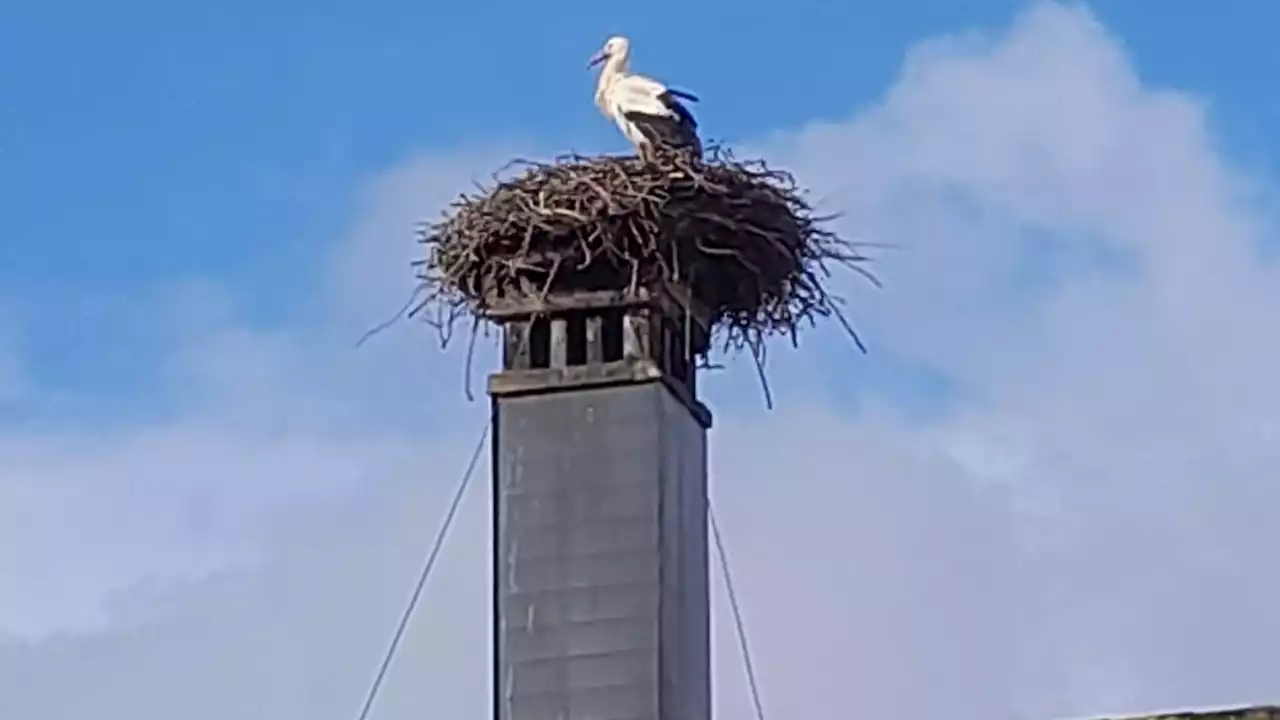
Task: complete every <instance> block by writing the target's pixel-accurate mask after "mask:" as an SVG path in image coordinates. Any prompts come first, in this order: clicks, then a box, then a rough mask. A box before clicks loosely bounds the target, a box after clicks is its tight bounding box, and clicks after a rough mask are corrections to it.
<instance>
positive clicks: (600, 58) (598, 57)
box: [587, 50, 609, 67]
mask: <svg viewBox="0 0 1280 720" xmlns="http://www.w3.org/2000/svg"><path fill="white" fill-rule="evenodd" d="M607 57H609V53H608V52H607V51H605V50H601V51H600V52H598V53H596V54H595V55H592V56H591V62H589V63H587V67H595V66H597V65H599V64H600V63H602V62H604V61H605V58H607Z"/></svg>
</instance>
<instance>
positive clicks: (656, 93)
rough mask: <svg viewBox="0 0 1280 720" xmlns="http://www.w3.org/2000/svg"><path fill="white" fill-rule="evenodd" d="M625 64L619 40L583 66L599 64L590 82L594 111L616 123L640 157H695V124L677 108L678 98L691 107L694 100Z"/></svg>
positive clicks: (626, 51) (627, 51) (698, 144)
mask: <svg viewBox="0 0 1280 720" xmlns="http://www.w3.org/2000/svg"><path fill="white" fill-rule="evenodd" d="M630 59H631V43H630V41H628V40H627V39H626V38H624V37H620V36H615V37H611V38H609V41H608V42H606V43H605V44H604V47H603V48H601V49H600V52H598V53H596V54H595V56H594V57H592V58H591V63H590V65H589V66H588V67H594V66H596V65H599V64H600V63H604V68H603V69H601V70H600V80H599V81H598V82H597V83H596V105H597V106H598V107H599V108H600V111H601V112H603V113H604V114H605V117H609V118H612V119H613V121H614V122H615V123H617V125H618V128H619V129H621V130H622V134H623V135H625V136H626V138H627V139H628V140H630V141H631V144H632V145H635V147H636V151H637V152H639V154H640V157H641V158H648V157H650V156H651V155H652V153H653V151H654V150H655V148H656V147H657V146H663V147H668V148H681V149H688V150H692V151H693V152H694V154H695V155H698V156H701V155H702V141H701V140H699V139H698V123H697V121H696V120H694V119H693V114H692V113H690V112H689V109H688V108H686V107H685V106H684V105H682V104H681V103H680V99H684V100H690V101H693V102H697V101H698V98H696V97H694V96H693V95H690V94H689V93H685V92H680V91H679V90H672V89H670V88H668V87H667V86H665V85H663V84H662V83H660V82H658V81H656V80H652V79H650V78H647V77H645V76H643V75H633V74H631V73H630V72H628V71H627V65H628V62H629V61H630Z"/></svg>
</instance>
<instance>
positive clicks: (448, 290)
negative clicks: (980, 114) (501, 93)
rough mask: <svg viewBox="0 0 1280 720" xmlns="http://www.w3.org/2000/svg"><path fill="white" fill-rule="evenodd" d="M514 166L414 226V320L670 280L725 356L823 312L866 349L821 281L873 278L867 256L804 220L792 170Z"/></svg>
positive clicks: (611, 162) (703, 164)
mask: <svg viewBox="0 0 1280 720" xmlns="http://www.w3.org/2000/svg"><path fill="white" fill-rule="evenodd" d="M511 168H514V169H515V170H516V171H517V172H516V173H515V175H514V177H508V178H507V179H502V178H501V177H500V176H499V175H495V176H494V180H495V185H494V186H493V187H492V188H483V187H482V188H479V190H478V192H477V193H475V194H471V195H462V196H461V197H459V198H458V199H457V200H456V201H455V202H454V203H453V204H452V206H451V207H450V208H448V209H447V210H445V211H444V214H443V215H444V216H443V218H442V219H441V220H440V221H439V222H437V223H434V224H431V225H429V226H427V227H425V228H424V230H423V233H422V238H421V239H422V242H424V243H425V244H426V246H427V248H428V252H427V254H426V257H425V258H424V259H422V260H419V261H417V262H416V263H415V264H416V265H417V266H418V277H419V278H420V280H421V281H422V290H424V291H425V294H424V295H423V296H422V297H423V298H424V299H423V300H422V302H421V303H420V304H419V305H417V306H416V307H415V308H414V310H413V314H414V315H419V314H421V313H424V312H425V313H426V314H427V318H428V320H429V321H431V322H433V323H434V324H436V325H437V326H438V327H440V328H441V329H442V330H446V331H447V330H448V329H451V328H452V326H453V324H454V322H455V321H456V320H457V319H459V318H461V317H468V316H469V317H472V318H474V319H476V320H478V319H479V318H480V317H483V315H484V313H485V310H486V307H488V306H489V305H490V304H491V303H492V302H493V301H494V300H496V299H505V298H520V297H528V296H530V295H533V296H535V297H536V296H539V295H545V294H546V293H559V292H568V291H575V290H624V291H625V290H631V291H634V290H635V289H636V288H638V287H646V288H650V289H659V288H661V286H663V285H664V284H667V283H676V284H678V285H680V286H681V287H683V288H687V289H689V290H691V294H692V296H693V298H694V299H695V300H696V301H697V303H698V304H700V305H701V306H702V307H703V308H705V310H706V311H708V312H709V313H710V316H711V317H710V320H711V324H712V331H713V337H718V338H719V340H720V346H721V347H722V348H724V349H726V350H737V349H741V348H743V347H746V348H749V349H751V350H752V352H753V355H754V356H755V357H756V358H757V360H759V359H760V357H761V353H762V352H763V347H764V346H763V341H764V340H765V339H766V338H767V337H768V336H771V335H775V334H784V335H787V336H789V337H790V338H791V340H792V342H793V343H795V342H796V340H797V331H798V330H799V329H800V327H801V326H803V325H809V326H812V325H813V324H814V321H815V320H816V319H817V318H819V317H830V316H834V317H836V318H837V319H839V321H840V322H841V324H842V325H843V327H844V328H845V329H846V330H847V331H848V332H849V333H850V335H851V336H852V337H853V339H854V341H855V342H857V343H858V345H859V347H862V343H861V341H860V340H859V339H858V336H857V334H856V333H855V332H854V330H853V328H852V326H851V325H850V324H849V323H848V322H847V321H846V319H845V317H844V315H843V314H842V313H841V311H840V305H841V304H842V301H841V300H840V298H838V297H837V296H834V295H832V294H830V293H828V292H827V289H826V288H825V283H826V282H827V279H828V278H829V277H830V276H831V275H830V270H831V269H832V266H833V265H843V266H846V267H848V268H851V269H853V270H855V271H857V272H859V273H861V274H862V275H864V276H866V277H867V278H868V279H870V280H871V281H872V282H875V279H874V277H872V276H871V275H870V274H869V273H868V272H867V271H866V270H865V269H864V268H863V267H862V265H863V263H864V261H866V260H867V258H866V257H865V256H863V255H862V254H861V253H860V252H858V249H857V245H856V244H855V243H851V242H848V241H845V240H844V239H843V238H841V237H839V236H838V235H837V234H835V233H834V232H832V231H831V230H828V229H826V227H825V223H826V222H827V221H829V220H831V219H832V218H831V217H819V216H816V215H815V214H814V212H813V209H812V208H811V207H810V205H809V204H808V202H807V201H806V200H805V198H804V192H803V191H802V190H801V189H800V188H799V187H798V186H797V184H796V182H795V179H794V178H793V177H792V176H791V175H790V174H789V173H787V172H784V171H781V170H776V169H772V168H770V167H768V166H767V165H766V164H765V163H764V162H763V161H746V162H743V161H737V160H735V159H734V158H733V157H732V155H731V154H730V153H729V152H728V151H725V150H721V149H720V148H717V147H711V148H709V149H708V151H707V154H706V155H705V156H704V157H703V158H696V157H693V156H691V155H689V154H687V153H680V152H673V153H664V154H661V155H659V156H658V157H656V158H651V159H650V160H648V161H647V162H645V161H641V160H640V159H638V158H635V157H629V156H628V157H594V158H584V157H579V156H567V157H562V158H559V159H557V160H556V161H554V162H552V163H534V162H526V161H517V162H515V163H512V165H509V166H508V169H511ZM500 172H502V171H500ZM702 359H703V360H705V358H702Z"/></svg>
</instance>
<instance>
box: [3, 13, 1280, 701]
mask: <svg viewBox="0 0 1280 720" xmlns="http://www.w3.org/2000/svg"><path fill="white" fill-rule="evenodd" d="M447 5H448V12H446V11H445V10H444V9H433V7H434V6H433V4H432V3H408V2H393V1H391V0H387V1H384V2H372V3H366V4H361V5H359V6H358V7H357V5H356V4H345V5H340V4H337V3H324V2H321V3H293V2H287V0H281V2H280V3H277V5H276V6H275V9H274V10H271V11H267V10H263V9H260V8H258V7H256V5H255V4H251V3H249V2H247V1H242V2H232V1H229V2H224V3H216V4H204V5H202V6H201V7H199V8H196V7H195V6H190V7H184V9H182V10H177V9H174V8H175V7H176V6H171V5H169V4H167V3H159V2H146V1H145V0H130V1H126V2H116V3H110V4H100V3H89V2H87V1H86V0H79V2H74V1H70V0H68V1H65V2H56V1H55V0H47V1H43V2H40V3H36V2H22V0H18V1H17V2H8V3H2V4H0V60H3V62H2V63H0V65H2V66H3V69H0V91H2V97H0V99H2V100H3V103H4V109H3V111H0V579H2V581H0V718H3V720H9V719H10V718H12V719H14V720H54V719H58V720H63V719H67V720H72V719H74V720H79V719H80V718H85V717H100V718H107V719H110V720H115V719H117V718H119V719H124V718H128V719H130V720H171V719H172V718H175V717H181V718H190V719H191V720H203V719H205V718H209V719H210V720H212V719H215V718H216V719H218V720H225V719H226V718H237V719H239V718H244V719H246V720H252V719H255V718H262V719H263V720H267V719H270V720H303V719H305V720H330V719H333V720H345V719H347V718H353V717H354V715H355V713H356V711H357V710H358V708H359V705H360V702H361V700H362V693H363V692H364V690H365V688H366V687H367V684H368V682H369V681H370V679H371V676H372V674H373V672H374V670H375V668H376V664H377V662H378V660H379V659H380V654H381V652H382V650H383V648H384V646H385V643H386V641H387V639H388V635H389V633H390V631H391V629H392V628H393V627H394V624H395V621H396V618H397V614H398V612H399V611H400V609H401V607H402V605H403V603H404V601H405V599H406V597H407V595H408V593H409V591H410V589H411V587H412V584H413V581H414V578H415V575H416V573H417V570H418V566H419V564H420V562H421V559H422V557H423V555H424V554H425V551H426V548H427V546H428V544H429V542H430V540H431V537H432V535H433V534H434V532H435V530H436V526H437V523H438V521H439V518H440V516H441V515H442V513H443V510H444V507H445V504H446V502H447V500H448V497H449V495H450V493H451V492H452V490H453V486H454V483H455V482H456V480H457V477H458V475H459V473H460V472H461V470H462V468H463V467H464V466H465V464H466V460H467V458H468V456H469V455H470V453H471V450H472V447H473V445H474V443H475V442H476V440H477V437H478V435H479V434H480V431H481V428H482V426H483V423H484V418H485V405H484V403H483V401H482V400H479V401H475V402H468V401H467V400H466V397H465V392H464V390H465V387H466V385H467V383H468V382H470V383H471V384H472V386H473V387H475V388H476V389H477V392H478V391H479V389H480V388H481V387H482V385H481V383H482V381H483V371H484V369H485V368H488V367H491V365H492V359H493V357H492V352H491V351H490V350H489V349H488V348H485V349H484V350H482V352H481V354H480V357H479V360H478V361H477V368H479V369H478V370H477V371H476V373H475V374H474V376H473V377H472V378H470V379H468V378H467V377H466V376H465V374H464V372H463V363H462V353H461V352H460V351H459V348H451V349H448V350H445V351H442V350H440V348H439V346H438V343H437V342H436V339H435V338H434V337H433V336H432V335H431V334H430V333H429V332H428V331H427V330H426V329H424V328H422V327H419V326H414V325H401V326H397V327H396V328H395V329H393V330H392V331H389V332H387V333H384V334H382V335H380V336H378V337H377V338H376V339H375V340H374V341H372V342H370V343H369V344H367V345H365V346H363V347H361V348H360V349H358V350H357V349H355V348H354V347H353V343H354V340H355V339H356V338H357V337H359V335H360V334H361V333H362V332H363V331H364V330H365V329H366V328H368V327H369V326H371V325H373V324H375V323H377V322H378V321H380V320H382V319H383V318H385V317H386V316H387V315H388V314H390V313H393V312H394V311H395V310H396V308H397V307H398V306H399V305H400V303H401V302H402V301H403V300H404V298H405V293H406V292H408V290H409V289H410V288H411V286H412V280H411V277H410V275H409V272H408V268H407V263H408V261H409V260H410V259H411V257H412V255H413V253H414V252H415V249H416V248H415V246H414V244H413V241H412V240H413V236H412V226H413V223H414V222H415V221H417V220H420V219H424V218H428V217H431V216H432V215H433V214H435V213H436V212H438V211H439V209H440V208H441V207H442V205H443V204H444V203H446V202H447V201H448V200H449V199H450V197H451V196H452V195H453V194H455V193H456V192H458V191H459V190H462V189H466V188H467V187H468V186H469V183H470V182H471V181H472V180H473V179H482V178H484V177H485V176H487V174H488V173H489V172H490V171H491V170H493V169H495V168H496V167H497V166H499V165H501V164H502V163H503V162H504V161H505V160H506V159H507V158H508V157H510V156H512V155H515V154H520V155H526V156H538V155H547V154H552V153H556V152H560V151H564V150H569V149H574V150H578V151H582V152H592V151H605V150H607V151H616V150H618V149H620V148H621V147H622V141H621V139H620V138H619V137H617V136H616V133H615V132H614V130H613V129H612V128H611V127H610V126H609V125H608V123H606V122H605V121H604V120H603V119H602V118H600V117H599V116H598V115H596V114H595V113H596V111H595V109H594V108H593V107H592V105H591V102H590V92H591V87H590V86H591V82H592V78H591V76H590V75H589V74H587V72H586V70H585V69H584V68H583V62H584V60H585V58H586V57H587V56H588V55H589V54H590V53H591V52H593V51H594V50H595V49H596V47H597V46H598V45H599V43H600V42H601V41H602V40H603V39H604V38H605V37H606V36H607V35H608V34H611V33H614V32H625V33H628V34H630V35H631V36H632V37H633V41H634V44H635V53H636V58H635V62H636V64H637V66H638V67H639V68H642V69H644V70H645V71H647V72H650V73H651V74H655V75H657V76H659V77H662V78H665V79H669V80H672V81H674V82H676V83H678V84H679V85H681V86H682V87H687V88H689V89H690V90H693V91H695V92H697V93H698V94H699V95H700V96H701V97H702V98H703V102H702V103H701V104H700V105H699V108H700V111H699V112H700V118H701V120H702V123H703V126H704V129H705V131H706V133H707V134H708V135H709V136H711V137H713V138H722V139H725V140H728V141H729V142H731V143H732V144H733V145H734V146H735V147H737V148H738V151H739V153H740V154H744V153H745V154H755V155H762V156H765V157H768V158H769V159H771V160H773V161H775V162H777V163H779V164H781V165H784V166H786V167H789V168H791V169H793V170H794V171H795V172H796V173H797V174H798V175H799V176H800V178H801V179H802V180H803V181H804V182H805V183H806V184H808V185H809V186H811V187H812V189H813V193H814V196H815V197H816V198H818V199H819V200H820V201H821V205H822V207H823V208H824V209H828V210H833V211H841V212H843V213H844V216H843V219H842V220H841V229H842V230H843V231H845V232H846V233H848V234H850V235H855V236H858V237H864V238H868V239H873V240H879V241H883V242H890V243H893V244H894V245H896V246H897V249H896V250H894V251H892V252H889V253H886V254H883V255H882V257H881V258H880V261H879V270H878V272H879V274H880V275H881V277H882V279H883V280H884V281H885V283H886V285H887V287H886V289H884V290H882V291H874V290H872V289H870V288H867V287H866V286H865V284H862V283H860V282H858V281H857V280H856V279H854V278H845V279H842V280H841V281H840V282H841V284H842V285H843V286H844V289H845V290H847V292H848V294H849V296H850V297H851V299H852V302H853V303H854V306H853V307H854V310H853V313H854V317H855V320H856V321H857V322H858V323H859V324H860V325H861V327H862V328H863V329H864V330H865V331H866V334H867V336H868V339H869V341H870V344H871V347H872V354H871V355H870V356H869V357H862V356H860V355H859V354H858V353H857V352H856V351H855V350H854V349H853V348H852V347H851V346H850V344H849V342H848V341H847V339H846V338H845V337H844V336H842V335H841V334H840V332H839V331H838V330H835V329H825V330H823V331H820V332H818V333H816V334H814V335H812V336H811V337H810V338H809V339H808V340H807V342H806V344H805V346H804V348H803V349H802V350H803V351H802V352H799V353H795V352H776V353H774V354H772V355H771V356H770V362H771V370H772V375H773V390H774V395H775V398H776V399H777V400H778V404H777V407H776V408H775V409H774V410H772V411H769V410H766V409H765V408H764V407H763V400H762V398H761V395H760V392H759V389H758V387H757V386H756V384H755V380H754V372H753V370H752V369H751V367H750V365H749V364H748V363H744V362H737V363H731V364H730V368H729V369H728V370H727V371H725V372H722V373H720V374H718V375H715V376H713V377H711V378H709V379H708V382H707V391H706V396H707V397H706V400H707V402H708V403H709V404H710V405H711V406H712V408H713V409H714V410H715V411H716V413H717V427H716V429H715V431H714V434H713V439H712V453H713V458H712V463H713V468H712V471H713V484H714V491H713V492H714V503H715V504H716V506H717V508H718V512H719V514H720V517H721V520H722V524H723V528H724V530H725V533H726V535H727V540H728V542H729V547H730V552H731V553H732V555H733V564H734V568H735V574H736V576H735V581H736V582H737V583H738V585H739V590H740V592H741V594H742V601H743V603H744V605H745V611H746V613H747V622H748V627H749V631H750V633H751V636H752V637H751V639H752V642H753V646H754V649H755V653H756V658H755V661H756V665H757V669H758V672H759V675H760V679H761V682H762V689H763V692H764V702H765V705H766V709H767V711H768V712H769V713H770V715H771V717H777V718H783V717H804V716H816V715H822V716H824V717H839V718H843V717H880V718H893V719H896V718H901V719H903V720H915V719H917V718H925V717H931V716H935V717H941V716H945V717H951V718H960V719H963V720H970V719H972V720H979V719H983V720H987V719H990V718H1057V717H1079V716H1091V715H1101V714H1108V713H1128V712H1139V711H1146V710H1157V709H1164V708H1174V707H1183V706H1212V705H1232V704H1238V703H1252V702H1263V701H1267V700H1271V701H1276V700H1280V673H1278V672H1277V671H1276V670H1275V648H1276V647H1277V646H1278V645H1280V612H1277V610H1276V608H1278V607H1280V563H1277V562H1276V561H1275V560H1274V559H1273V557H1272V556H1273V554H1274V552H1275V547H1276V544H1277V543H1278V542H1280V540H1277V535H1276V531H1275V530H1274V529H1273V528H1274V525H1275V521H1274V516H1275V512H1276V510H1275V508H1277V507H1280V376H1278V375H1277V373H1276V372H1275V370H1274V368H1276V367H1280V334H1278V333H1277V332H1276V331H1275V330H1274V328H1275V327H1277V325H1276V324H1275V323H1274V321H1273V313H1274V312H1275V308H1277V307H1280V272H1278V270H1277V267H1276V265H1275V264H1274V263H1273V262H1272V258H1273V257H1274V256H1275V250H1276V248H1277V247H1278V245H1277V243H1276V237H1277V235H1276V233H1277V229H1278V228H1277V219H1278V218H1280V215H1278V214H1277V212H1276V211H1277V210H1278V209H1280V198H1278V197H1277V195H1276V193H1275V187H1276V180H1277V173H1278V172H1280V171H1278V169H1277V168H1278V167H1280V166H1278V165H1277V162H1278V161H1280V150H1277V148H1280V135H1277V134H1276V132H1277V131H1276V129H1275V128H1277V127H1280V100H1278V99H1277V95H1276V94H1275V93H1274V92H1267V91H1264V90H1262V88H1263V87H1264V85H1261V84H1259V81H1260V80H1261V79H1269V78H1272V77H1274V76H1275V74H1276V71H1277V70H1280V67H1277V66H1278V65H1280V61H1277V59H1276V58H1277V56H1276V55H1275V54H1274V50H1271V49H1269V46H1268V45H1267V44H1266V43H1268V42H1269V38H1268V32H1269V31H1268V30H1267V28H1268V27H1273V26H1274V22H1275V19H1276V16H1275V11H1274V10H1268V9H1265V8H1264V6H1263V4H1262V3H1235V4H1233V5H1231V8H1233V9H1232V10H1228V8H1227V6H1225V5H1224V6H1223V7H1222V8H1220V9H1216V10H1214V11H1213V12H1214V13H1215V14H1212V15H1211V14H1209V13H1210V11H1209V10H1208V9H1207V6H1205V5H1203V4H1198V3H1197V4H1193V3H1161V4H1160V8H1159V10H1158V11H1157V10H1156V8H1154V7H1151V8H1149V9H1145V10H1144V9H1143V8H1142V4H1141V3H1131V2H1120V1H1119V0H1114V1H1112V2H1099V3H1097V4H1094V5H1092V6H1085V5H1080V4H1057V3H1052V2H1047V1H1043V2H1035V3H1031V4H1024V3H1021V2H1013V1H1012V0H1008V1H1006V0H983V1H981V2H978V1H975V2H968V3H949V2H947V3H944V2H937V1H934V0H911V1H910V2H908V1H907V0H903V1H902V2H900V3H898V4H897V5H895V6H893V9H889V7H890V5H892V4H890V3H878V4H876V5H875V6H872V4H869V3H868V4H867V7H854V6H852V5H850V6H847V7H846V6H840V7H838V8H837V7H836V6H837V5H838V4H837V3H832V4H830V5H822V6H819V5H817V4H814V6H813V7H807V6H804V4H803V3H802V4H801V5H796V4H794V3H790V4H784V5H780V6H777V7H774V6H773V5H761V6H760V7H759V8H758V9H757V11H755V12H746V11H741V10H740V9H739V8H738V7H737V6H734V8H732V12H730V8H729V7H728V6H724V7H719V8H717V7H714V4H707V5H705V6H698V7H696V8H690V7H689V6H688V5H689V4H688V3H683V2H681V3H678V2H674V0H672V1H670V2H653V3H648V4H645V5H641V4H635V5H632V6H630V7H622V6H613V5H606V4H597V3H593V4H590V5H588V4H586V3H563V4H561V5H560V6H553V7H547V6H542V5H539V6H537V7H534V5H533V4H528V5H526V4H520V3H514V2H503V3H498V4H496V5H493V4H483V3H480V4H476V5H470V4H466V3H464V4H461V5H458V4H456V3H448V4H447ZM579 6H580V7H579ZM1193 6H1195V7H1199V8H1200V9H1199V10H1198V11H1197V10H1194V9H1193ZM677 8H678V9H679V10H680V17H681V18H682V23H680V24H672V23H670V22H669V21H668V18H669V17H670V16H671V13H670V12H668V10H674V9H677ZM1230 13H1234V14H1230ZM691 14H692V15H691ZM761 46H763V47H764V48H766V49H765V50H763V51H762V50H760V49H758V48H760V47H761ZM1268 368H1272V369H1270V370H1269V369H1268ZM482 470H484V469H483V468H482ZM1268 478H1271V479H1270V480H1268ZM485 495H486V489H485V488H484V487H483V483H481V484H478V485H477V486H476V487H475V488H473V492H472V493H471V494H470V496H469V497H468V499H467V501H466V504H465V505H464V506H463V511H462V515H461V517H460V520H459V523H458V526H457V527H456V528H455V531H454V532H453V533H452V535H451V536H450V539H449V543H448V545H447V547H446V552H445V554H444V558H443V560H442V562H441V565H440V566H439V568H438V572H437V573H436V574H435V575H434V577H433V579H432V582H431V585H430V586H429V588H428V592H427V595H426V597H425V599H424V601H423V604H422V606H421V608H420V611H419V612H418V614H417V616H416V618H415V621H414V623H413V625H412V627H411V629H410V632H409V635H408V637H407V639H406V643H405V645H404V647H403V651H402V653H401V655H400V657H399V659H398V661H397V664H396V666H395V668H394V670H393V671H392V673H391V674H390V676H389V678H388V682H387V685H386V687H385V692H384V693H383V695H382V697H381V699H380V701H379V704H378V706H377V711H376V713H375V716H374V717H375V718H379V719H382V720H408V719H409V718H421V717H437V716H439V717H468V716H476V717H479V716H482V713H484V712H486V710H487V696H486V687H487V683H488V670H489V666H488V664H487V662H486V657H485V654H486V651H487V648H488V630H487V626H486V623H487V616H486V615H487V607H488V606H487V603H486V601H485V599H484V598H485V594H486V593H487V579H486V577H485V571H486V565H485V562H484V553H485V552H486V538H487V536H486V529H485V525H486V522H487V517H486V512H485V511H486V502H485ZM716 603H717V607H716V612H717V618H718V621H717V626H716V638H715V643H716V647H715V650H716V673H715V677H716V682H717V688H716V699H717V703H718V708H719V710H718V712H719V717H723V718H733V717H745V716H747V715H746V714H747V713H749V712H750V708H751V706H750V703H749V700H748V697H747V694H746V686H745V684H744V682H743V679H742V672H741V664H740V662H739V660H738V657H737V655H736V649H735V645H734V640H733V637H732V634H731V624H730V623H728V622H726V620H727V618H726V616H725V606H724V599H723V597H722V596H717V598H716Z"/></svg>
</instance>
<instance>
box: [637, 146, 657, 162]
mask: <svg viewBox="0 0 1280 720" xmlns="http://www.w3.org/2000/svg"><path fill="white" fill-rule="evenodd" d="M636 151H637V153H638V154H639V155H640V162H641V163H643V164H645V165H648V164H650V163H652V162H653V147H651V146H650V145H649V143H640V144H639V145H637V146H636Z"/></svg>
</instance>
